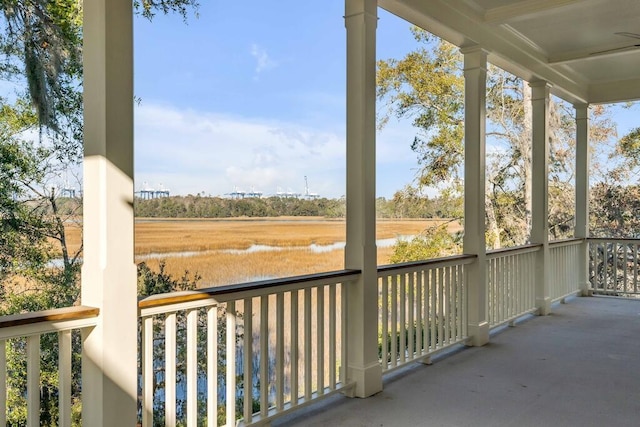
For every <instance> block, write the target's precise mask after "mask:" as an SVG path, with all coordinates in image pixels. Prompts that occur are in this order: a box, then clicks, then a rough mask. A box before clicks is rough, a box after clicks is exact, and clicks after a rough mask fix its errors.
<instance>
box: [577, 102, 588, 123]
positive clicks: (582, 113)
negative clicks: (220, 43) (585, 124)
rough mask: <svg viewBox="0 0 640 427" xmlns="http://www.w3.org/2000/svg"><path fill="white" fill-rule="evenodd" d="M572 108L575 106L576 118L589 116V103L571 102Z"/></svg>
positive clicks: (581, 118) (580, 118)
mask: <svg viewBox="0 0 640 427" xmlns="http://www.w3.org/2000/svg"><path fill="white" fill-rule="evenodd" d="M573 108H575V110H576V120H584V119H588V118H589V104H586V103H578V104H573Z"/></svg>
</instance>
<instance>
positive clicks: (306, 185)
mask: <svg viewBox="0 0 640 427" xmlns="http://www.w3.org/2000/svg"><path fill="white" fill-rule="evenodd" d="M304 197H305V198H307V199H317V198H319V197H320V195H319V194H318V193H310V192H309V180H307V176H306V175H305V176H304Z"/></svg>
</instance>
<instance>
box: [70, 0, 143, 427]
mask: <svg viewBox="0 0 640 427" xmlns="http://www.w3.org/2000/svg"><path fill="white" fill-rule="evenodd" d="M83 12H84V18H83V19H84V22H83V37H84V48H83V64H84V202H83V203H84V204H83V210H84V216H83V221H84V227H83V229H84V254H83V257H84V261H83V266H82V302H83V304H86V305H90V306H93V307H97V308H99V309H100V316H99V318H98V320H97V324H96V326H95V328H93V329H92V330H90V331H88V332H83V351H82V416H83V425H86V426H95V427H112V426H133V425H135V424H136V418H137V417H136V407H137V405H136V400H137V378H138V376H137V365H136V362H137V338H136V337H137V317H138V316H137V313H138V308H137V300H136V269H135V264H134V259H133V226H134V222H133V6H132V2H131V0H91V1H85V2H84V11H83Z"/></svg>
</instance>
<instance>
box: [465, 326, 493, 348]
mask: <svg viewBox="0 0 640 427" xmlns="http://www.w3.org/2000/svg"><path fill="white" fill-rule="evenodd" d="M467 331H468V333H469V339H468V340H467V342H466V343H465V345H467V346H473V347H481V346H483V345H485V344H487V343H488V342H489V322H482V323H480V324H477V325H475V324H474V325H471V324H470V325H468V327H467Z"/></svg>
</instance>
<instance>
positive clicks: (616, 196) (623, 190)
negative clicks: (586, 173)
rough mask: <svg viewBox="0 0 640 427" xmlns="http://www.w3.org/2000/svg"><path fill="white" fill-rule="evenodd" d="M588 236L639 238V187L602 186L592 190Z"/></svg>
mask: <svg viewBox="0 0 640 427" xmlns="http://www.w3.org/2000/svg"><path fill="white" fill-rule="evenodd" d="M590 199H591V200H590V205H589V232H590V235H591V236H593V237H617V238H639V237H640V232H639V230H640V185H637V184H636V185H627V186H622V185H618V184H607V183H599V184H596V185H595V186H594V187H593V188H592V189H591V197H590Z"/></svg>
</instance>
